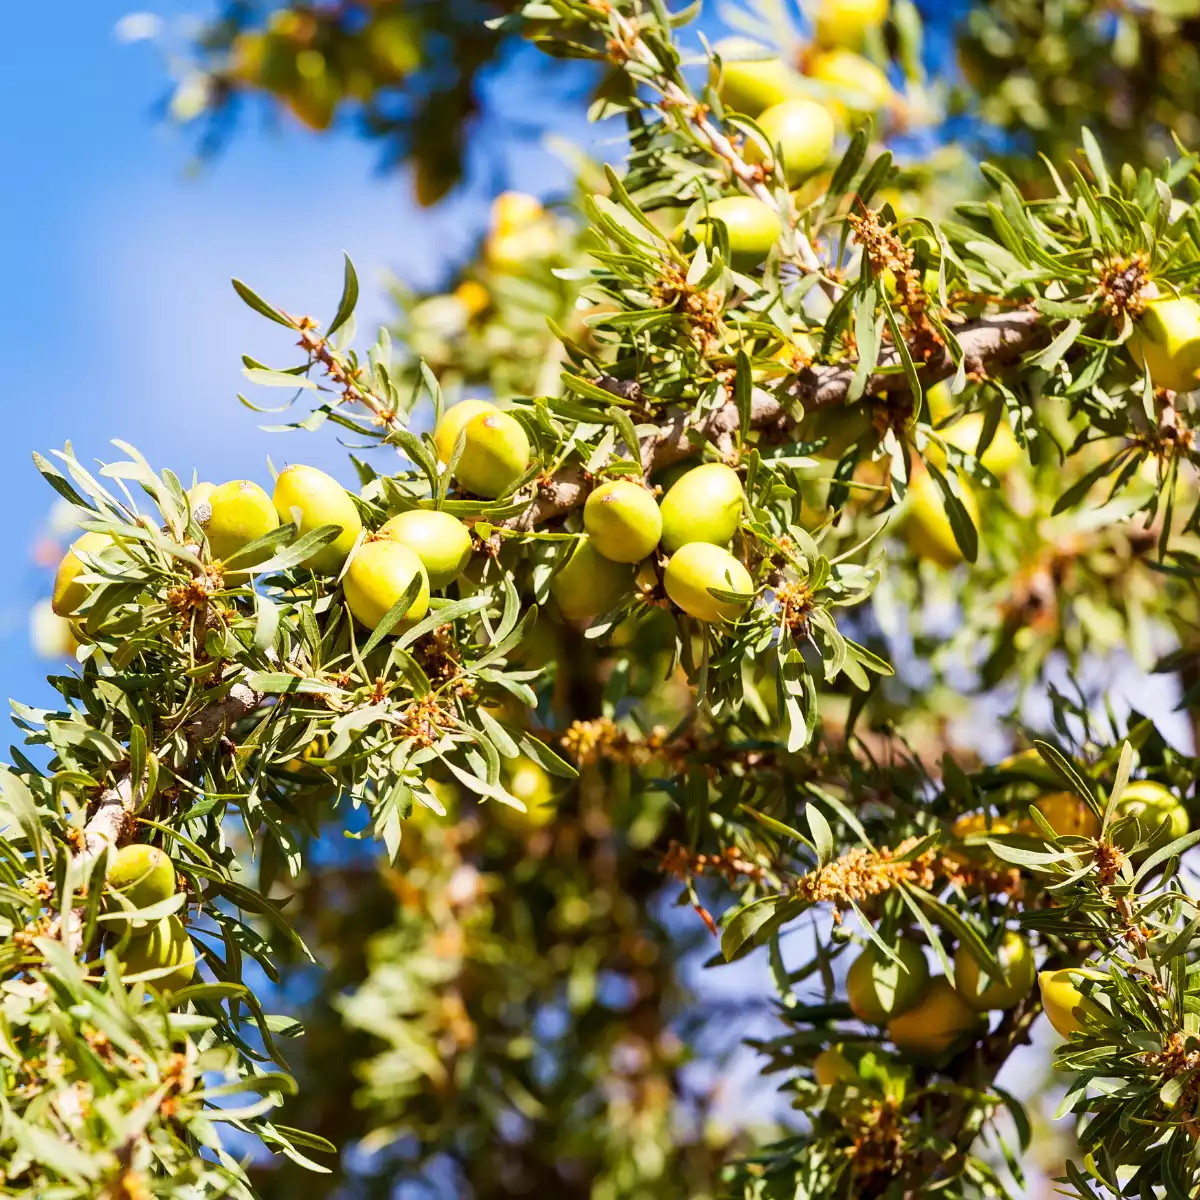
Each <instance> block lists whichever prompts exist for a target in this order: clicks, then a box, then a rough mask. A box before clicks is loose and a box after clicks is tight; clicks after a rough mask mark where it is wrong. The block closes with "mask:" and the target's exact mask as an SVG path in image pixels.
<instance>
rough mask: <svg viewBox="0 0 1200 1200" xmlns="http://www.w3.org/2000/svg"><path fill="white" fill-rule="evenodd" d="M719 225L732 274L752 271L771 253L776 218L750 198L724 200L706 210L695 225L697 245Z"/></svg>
mask: <svg viewBox="0 0 1200 1200" xmlns="http://www.w3.org/2000/svg"><path fill="white" fill-rule="evenodd" d="M713 221H723V222H724V224H725V229H726V231H727V233H728V235H729V257H730V260H731V261H730V266H732V267H733V269H734V270H735V271H752V270H753V269H754V268H755V267H757V266H759V265H760V264H761V263H762V261H763V260H764V259H765V258H766V257H767V255H768V254H770V253H771V247H772V246H774V245H775V242H776V241H777V240H778V238H779V232H780V226H779V214H778V213H777V212H776V211H775V210H774V209H773V208H772V207H771V206H770V205H769V204H765V203H764V202H763V201H762V200H756V199H755V198H754V197H753V196H725V197H723V198H722V199H720V200H714V201H713V202H712V203H711V204H710V205H709V206H708V213H707V215H706V216H704V217H702V218H701V219H700V220H699V221H697V222H696V237H697V239H698V240H699V241H702V242H708V241H710V240H711V237H712V232H711V224H712V222H713Z"/></svg>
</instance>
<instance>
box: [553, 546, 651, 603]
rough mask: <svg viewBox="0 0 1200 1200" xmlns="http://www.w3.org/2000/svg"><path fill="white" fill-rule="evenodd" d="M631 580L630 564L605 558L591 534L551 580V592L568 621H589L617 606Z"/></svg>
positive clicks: (576, 547)
mask: <svg viewBox="0 0 1200 1200" xmlns="http://www.w3.org/2000/svg"><path fill="white" fill-rule="evenodd" d="M632 579H633V571H632V569H631V568H630V566H629V564H628V563H617V562H614V561H613V560H612V559H609V558H605V557H604V555H603V554H601V553H600V551H599V550H597V549H596V547H595V545H594V544H593V543H592V539H591V538H590V537H582V538H580V539H579V541H578V543H577V544H576V546H575V549H574V550H573V551H572V552H571V557H570V558H568V559H567V561H566V563H565V564H564V565H563V566H562V567H561V568H560V570H559V571H558V574H556V575H555V576H554V579H553V580H552V581H551V584H550V595H551V596H553V597H554V599H555V601H556V602H557V604H558V607H559V611H560V612H561V613H562V615H563V616H564V617H566V618H567V620H568V621H579V622H583V621H590V620H591V619H592V618H593V617H596V616H599V615H600V614H601V613H602V612H607V611H608V610H609V609H610V608H612V607H614V606H615V605H616V603H617V601H618V600H620V599H621V597H622V596H623V595H625V593H626V592H627V591H628V590H629V585H630V583H631V582H632Z"/></svg>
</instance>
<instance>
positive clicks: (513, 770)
mask: <svg viewBox="0 0 1200 1200" xmlns="http://www.w3.org/2000/svg"><path fill="white" fill-rule="evenodd" d="M507 782H508V790H509V793H510V794H511V795H513V796H515V797H516V798H517V799H518V800H520V801H521V803H522V804H524V805H525V811H524V812H520V811H519V810H517V809H515V808H513V807H512V806H511V805H508V804H501V805H499V806H498V807H497V811H498V812H499V814H500V818H501V820H502V821H503V822H504V823H505V824H507V825H509V826H511V827H513V828H517V829H536V828H539V827H540V826H542V825H547V824H549V822H550V821H552V820H553V819H554V813H555V804H554V786H553V785H552V784H551V782H550V776H549V775H547V774H546V772H545V770H544V769H543V768H542V767H541V765H540V764H538V763H536V762H534V761H533V759H532V758H526V757H525V755H521V756H520V757H519V758H516V759H514V760H513V763H512V766H510V767H509V769H508V781H507Z"/></svg>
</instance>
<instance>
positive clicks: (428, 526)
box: [379, 508, 471, 589]
mask: <svg viewBox="0 0 1200 1200" xmlns="http://www.w3.org/2000/svg"><path fill="white" fill-rule="evenodd" d="M379 532H380V534H381V535H382V536H383V537H386V538H390V539H391V540H392V541H393V542H399V543H400V545H401V546H407V547H408V548H409V549H410V550H411V551H412V552H413V553H414V554H415V555H416V556H417V557H418V558H419V559H420V560H421V565H422V566H423V567H424V568H425V574H426V575H428V576H429V586H430V587H431V588H435V589H436V588H443V587H445V586H446V584H448V583H450V582H452V581H453V580H454V579H456V578H457V577H458V574H459V572H460V571H461V570H462V569H463V567H465V566H466V565H467V560H468V559H469V558H470V557H471V534H470V531H469V530H468V529H467V527H466V526H465V525H464V524H463V523H462V522H461V521H460V520H459V519H458V518H457V517H453V516H451V515H450V514H449V513H448V512H442V511H440V510H433V509H425V508H414V509H412V510H411V511H409V512H404V513H401V514H400V515H399V516H396V517H393V518H392V519H391V520H390V521H388V522H387V523H386V524H385V525H384V526H383V528H382V529H380V531H379Z"/></svg>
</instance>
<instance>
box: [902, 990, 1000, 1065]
mask: <svg viewBox="0 0 1200 1200" xmlns="http://www.w3.org/2000/svg"><path fill="white" fill-rule="evenodd" d="M984 1028H985V1025H984V1021H983V1018H982V1017H981V1016H980V1014H979V1013H977V1012H976V1011H975V1010H974V1009H973V1008H971V1007H970V1005H968V1004H967V1003H966V1001H964V1000H963V998H962V997H961V996H960V995H959V994H958V993H957V992H956V991H955V990H954V988H953V987H952V986H951V984H950V981H949V980H948V979H947V978H946V977H945V976H944V975H939V976H938V977H937V978H936V979H934V980H932V981H931V982H930V984H929V990H928V991H927V992H926V993H925V995H924V996H922V997H921V999H920V1001H919V1002H918V1003H917V1005H916V1006H915V1007H913V1008H910V1009H909V1010H908V1011H907V1012H904V1013H901V1014H900V1015H899V1016H898V1017H893V1018H892V1019H891V1020H890V1021H889V1022H888V1023H887V1032H888V1037H889V1038H891V1039H892V1042H893V1044H894V1045H895V1047H896V1049H897V1050H899V1051H901V1052H902V1053H904V1054H912V1055H915V1056H917V1057H919V1058H937V1057H940V1056H941V1055H943V1054H945V1053H946V1051H947V1050H949V1049H950V1048H951V1047H952V1046H953V1045H954V1044H955V1043H956V1042H959V1041H962V1040H964V1039H965V1038H966V1037H967V1036H968V1035H971V1036H978V1034H979V1033H980V1032H981V1031H982V1030H983V1029H984Z"/></svg>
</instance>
